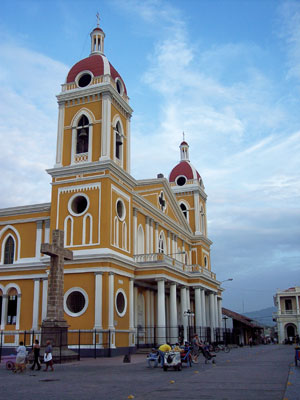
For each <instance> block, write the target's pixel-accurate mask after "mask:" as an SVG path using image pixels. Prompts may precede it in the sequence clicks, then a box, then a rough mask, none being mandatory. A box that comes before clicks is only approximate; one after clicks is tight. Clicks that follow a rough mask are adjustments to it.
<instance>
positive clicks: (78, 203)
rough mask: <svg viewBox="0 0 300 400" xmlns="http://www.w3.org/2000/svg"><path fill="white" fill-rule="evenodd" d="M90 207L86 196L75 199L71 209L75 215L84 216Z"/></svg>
mask: <svg viewBox="0 0 300 400" xmlns="http://www.w3.org/2000/svg"><path fill="white" fill-rule="evenodd" d="M87 206H88V201H87V199H86V197H85V196H77V197H75V198H74V199H73V201H72V204H71V209H72V211H73V213H74V214H82V213H83V212H84V211H85V210H86V209H87Z"/></svg>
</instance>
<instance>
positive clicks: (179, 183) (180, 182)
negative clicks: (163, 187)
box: [176, 176, 186, 186]
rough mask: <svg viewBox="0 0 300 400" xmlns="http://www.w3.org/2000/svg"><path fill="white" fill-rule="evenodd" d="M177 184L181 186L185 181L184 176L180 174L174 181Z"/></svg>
mask: <svg viewBox="0 0 300 400" xmlns="http://www.w3.org/2000/svg"><path fill="white" fill-rule="evenodd" d="M176 183H177V185H178V186H183V185H184V184H185V183H186V177H185V176H180V177H179V178H178V179H177V181H176Z"/></svg>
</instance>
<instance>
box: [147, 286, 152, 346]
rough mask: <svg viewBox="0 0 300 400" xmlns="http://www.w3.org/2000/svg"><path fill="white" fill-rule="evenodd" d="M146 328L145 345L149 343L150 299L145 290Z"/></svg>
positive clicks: (148, 291) (148, 293) (148, 292)
mask: <svg viewBox="0 0 300 400" xmlns="http://www.w3.org/2000/svg"><path fill="white" fill-rule="evenodd" d="M146 327H147V336H146V343H150V336H151V328H150V327H151V299H150V290H146Z"/></svg>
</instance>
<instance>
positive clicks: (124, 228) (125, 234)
mask: <svg viewBox="0 0 300 400" xmlns="http://www.w3.org/2000/svg"><path fill="white" fill-rule="evenodd" d="M122 248H123V249H124V250H127V224H126V222H125V221H123V231H122Z"/></svg>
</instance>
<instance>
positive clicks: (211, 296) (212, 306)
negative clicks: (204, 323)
mask: <svg viewBox="0 0 300 400" xmlns="http://www.w3.org/2000/svg"><path fill="white" fill-rule="evenodd" d="M209 315H210V329H211V341H214V329H215V318H216V316H215V295H214V293H210V294H209Z"/></svg>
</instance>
